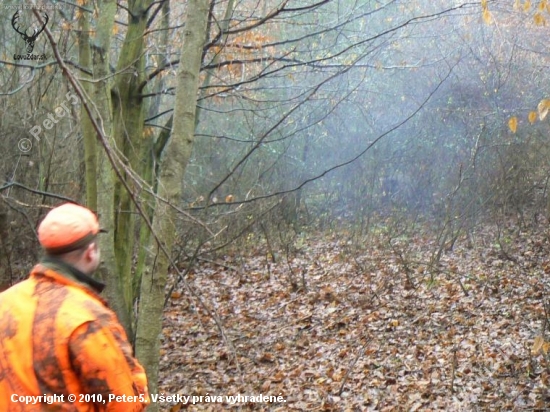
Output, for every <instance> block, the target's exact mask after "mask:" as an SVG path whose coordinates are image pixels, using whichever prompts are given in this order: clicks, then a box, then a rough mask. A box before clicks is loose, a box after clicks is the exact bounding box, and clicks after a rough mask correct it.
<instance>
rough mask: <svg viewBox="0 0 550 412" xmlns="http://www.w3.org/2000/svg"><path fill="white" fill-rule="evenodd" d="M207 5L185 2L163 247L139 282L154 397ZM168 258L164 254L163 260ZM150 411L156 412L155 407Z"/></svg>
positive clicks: (159, 218) (159, 219)
mask: <svg viewBox="0 0 550 412" xmlns="http://www.w3.org/2000/svg"><path fill="white" fill-rule="evenodd" d="M208 6H209V3H208V1H207V0H189V2H188V6H187V7H188V8H187V19H186V25H185V29H184V30H185V33H184V42H183V46H182V51H181V60H180V67H179V72H178V79H177V85H176V87H177V90H176V106H175V108H174V120H173V128H172V137H171V139H170V141H169V142H168V146H167V148H166V150H165V151H164V152H165V155H164V159H163V162H162V165H161V174H160V181H159V186H158V187H159V197H160V198H161V199H164V200H166V202H164V201H159V200H157V202H156V203H157V207H156V208H155V220H154V223H153V230H154V233H155V234H156V236H157V240H158V241H159V242H161V244H162V250H159V249H160V248H159V245H155V246H153V247H151V248H150V249H151V250H155V251H158V252H157V256H153V255H152V254H150V255H149V259H148V262H149V263H148V264H147V265H146V270H145V271H144V273H143V278H142V282H141V300H140V308H139V317H138V322H137V335H136V354H137V356H138V358H139V359H140V361H141V362H142V364H143V365H144V367H145V368H146V370H147V375H148V378H149V388H150V391H151V393H156V392H157V387H158V365H159V346H160V334H161V331H162V315H163V309H164V308H163V304H164V288H165V286H166V279H167V271H168V268H169V266H170V256H169V254H170V252H171V249H172V246H173V244H174V240H175V236H176V233H175V227H176V220H177V213H176V211H175V210H174V208H172V207H171V205H172V204H173V205H177V204H179V203H180V202H181V196H182V191H183V177H184V174H185V169H186V167H187V164H188V162H189V158H190V156H191V151H192V148H193V142H194V133H195V117H196V104H197V93H198V86H199V72H200V65H201V59H202V51H203V46H204V42H205V39H206V26H207V20H208V10H209V9H208ZM167 254H168V255H167ZM150 410H151V411H156V410H158V406H157V405H156V404H153V405H151V407H150Z"/></svg>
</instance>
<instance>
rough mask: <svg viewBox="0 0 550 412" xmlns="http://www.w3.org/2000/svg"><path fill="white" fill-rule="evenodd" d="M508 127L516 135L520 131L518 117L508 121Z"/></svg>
mask: <svg viewBox="0 0 550 412" xmlns="http://www.w3.org/2000/svg"><path fill="white" fill-rule="evenodd" d="M508 127H509V128H510V130H511V131H512V133H515V132H516V130H518V118H517V117H516V116H514V117H512V118H511V119H510V120H508Z"/></svg>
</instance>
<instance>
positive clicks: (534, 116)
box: [528, 111, 537, 124]
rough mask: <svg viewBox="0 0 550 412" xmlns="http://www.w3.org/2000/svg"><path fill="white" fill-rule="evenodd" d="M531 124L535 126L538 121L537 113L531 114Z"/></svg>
mask: <svg viewBox="0 0 550 412" xmlns="http://www.w3.org/2000/svg"><path fill="white" fill-rule="evenodd" d="M528 118H529V123H531V124H533V123H535V122H536V121H537V112H535V111H532V112H529V116H528Z"/></svg>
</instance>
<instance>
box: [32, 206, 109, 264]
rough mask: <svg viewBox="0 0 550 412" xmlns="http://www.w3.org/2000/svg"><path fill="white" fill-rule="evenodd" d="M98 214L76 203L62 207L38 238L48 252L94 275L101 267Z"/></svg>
mask: <svg viewBox="0 0 550 412" xmlns="http://www.w3.org/2000/svg"><path fill="white" fill-rule="evenodd" d="M99 232H101V229H100V228H99V222H98V220H97V216H96V215H95V214H94V213H93V212H92V211H91V210H89V209H87V208H85V207H83V206H79V205H76V204H74V203H65V204H63V205H61V206H58V207H56V208H54V209H52V210H50V212H49V213H48V214H47V215H46V217H45V218H44V220H42V222H41V223H40V225H39V226H38V241H39V242H40V245H42V248H43V249H44V251H45V252H46V254H47V255H50V256H56V257H59V258H60V259H62V260H64V261H66V262H67V263H69V264H72V265H73V266H75V267H76V268H77V269H79V270H81V271H82V272H84V273H87V274H90V273H92V272H94V271H95V270H96V269H97V267H98V266H99V262H100V253H99V248H98V247H97V241H96V238H97V235H98V233H99Z"/></svg>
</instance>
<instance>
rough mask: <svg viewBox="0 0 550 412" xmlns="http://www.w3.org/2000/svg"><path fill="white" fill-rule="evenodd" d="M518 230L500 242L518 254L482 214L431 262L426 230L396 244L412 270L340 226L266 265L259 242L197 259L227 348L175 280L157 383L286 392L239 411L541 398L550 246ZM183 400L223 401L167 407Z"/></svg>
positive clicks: (517, 402) (496, 404)
mask: <svg viewBox="0 0 550 412" xmlns="http://www.w3.org/2000/svg"><path fill="white" fill-rule="evenodd" d="M514 233H516V237H515V238H513V239H512V240H511V243H510V250H507V253H508V254H511V255H513V256H514V257H515V258H516V261H515V262H514V261H511V260H508V259H506V258H505V257H503V256H502V255H501V254H500V252H499V250H498V247H496V246H494V244H495V243H494V241H492V239H494V232H492V231H491V228H489V227H488V228H485V230H484V231H483V232H482V231H480V232H478V233H476V235H477V241H476V245H475V247H474V248H467V247H463V248H462V247H461V245H460V244H459V243H460V242H457V244H456V245H455V248H454V249H453V251H452V252H449V253H447V254H446V255H443V256H442V258H441V261H440V265H439V267H438V270H437V272H436V273H430V270H432V271H433V269H430V267H429V265H428V264H427V262H429V257H430V256H431V253H432V248H433V244H432V243H430V242H429V237H428V236H426V235H425V234H424V233H423V234H420V233H418V238H415V239H409V240H410V241H408V242H405V243H404V244H406V245H408V249H407V254H406V256H409V257H410V260H411V262H409V263H408V264H409V266H408V269H410V270H409V271H408V272H407V273H405V270H404V262H402V261H400V259H402V256H401V257H399V258H398V257H396V255H395V253H394V252H393V251H392V250H388V248H387V243H385V242H383V241H380V242H376V241H374V240H373V241H371V242H370V243H369V246H368V247H365V248H364V249H360V248H357V249H353V250H352V249H350V247H349V243H348V241H346V240H345V238H342V239H341V240H339V239H338V238H337V237H336V238H332V237H327V238H323V237H311V238H309V239H306V240H304V247H302V248H301V252H300V253H299V254H296V255H295V256H288V262H286V261H285V262H272V263H270V267H269V271H270V273H269V275H267V276H266V271H267V270H268V269H267V268H266V267H265V264H266V260H265V251H264V252H262V253H259V252H254V253H253V254H251V255H250V256H238V257H235V258H234V261H231V258H230V257H227V258H226V260H224V261H225V262H226V263H227V264H226V265H225V267H221V266H216V263H215V262H213V261H212V262H204V263H202V264H201V266H199V267H196V268H195V270H194V271H193V273H192V274H190V276H189V279H188V281H189V283H190V284H191V285H192V287H193V288H195V290H197V291H200V294H201V296H202V298H203V299H204V301H205V302H206V304H208V305H209V306H210V307H211V308H212V309H215V310H216V312H217V313H218V315H219V316H220V319H221V321H222V324H223V330H224V334H225V335H226V339H227V340H228V341H229V342H231V345H232V347H227V346H226V345H225V344H224V341H223V340H222V339H221V337H220V334H219V330H218V329H217V327H216V324H215V323H214V322H213V321H212V319H210V318H209V316H208V315H207V313H205V312H204V310H202V309H201V307H200V306H199V305H196V303H194V302H193V301H192V300H190V299H189V296H187V295H186V293H185V292H184V291H175V292H174V293H175V294H173V295H172V296H171V298H172V299H171V300H170V301H169V304H168V306H167V308H166V312H165V320H164V328H163V338H162V351H161V354H162V360H161V385H160V388H161V390H162V391H164V392H166V393H182V394H186V395H198V394H207V393H208V394H210V395H216V396H218V395H221V396H225V395H236V394H238V393H255V394H258V393H261V394H264V395H279V394H282V396H284V397H285V399H286V400H287V402H286V403H281V404H277V403H273V404H269V403H263V404H262V403H255V404H250V405H248V404H247V405H239V407H240V410H265V411H268V410H269V411H333V410H334V411H348V410H349V411H358V410H361V411H395V410H407V411H415V410H422V411H429V410H445V411H464V410H514V409H515V410H518V409H527V408H531V409H532V408H539V407H541V406H540V405H544V403H545V402H546V400H547V398H546V395H545V393H546V392H547V389H548V387H549V372H548V371H549V370H550V363H549V360H548V359H547V357H546V355H547V353H548V350H550V344H549V343H547V342H546V341H545V339H544V337H543V336H542V334H541V325H542V322H543V319H544V316H545V311H544V309H543V299H544V298H545V292H544V291H545V290H546V288H547V287H548V282H547V280H546V276H545V275H546V274H547V273H548V271H549V269H548V268H549V267H550V263H548V259H547V256H548V252H549V251H550V245H549V244H548V239H547V237H546V235H545V232H544V230H540V231H535V230H533V231H532V232H530V233H519V232H518V231H515V232H514ZM282 260H283V259H282ZM228 262H231V263H228ZM415 262H416V263H415ZM289 266H290V268H289ZM231 268H238V272H239V273H236V271H235V270H232V269H231ZM291 268H293V269H294V270H295V271H296V272H297V273H298V272H299V271H298V268H299V269H300V270H301V268H307V271H306V273H305V278H306V280H307V290H304V289H300V290H297V291H296V290H294V291H293V289H292V287H291V285H290V284H289V278H288V276H287V272H286V271H288V270H290V269H291ZM409 277H411V278H412V281H413V282H412V284H413V285H414V287H411V284H410V283H409V280H410V279H409ZM464 291H467V292H468V294H467V295H466V294H465V293H464ZM176 292H177V293H176ZM180 293H181V295H180ZM178 407H180V408H181V409H186V410H197V411H198V410H201V411H202V410H213V411H222V410H228V409H230V407H229V406H228V405H223V404H200V403H199V404H196V405H183V406H182V405H166V409H165V410H179V409H177V408H178ZM233 407H236V406H234V405H233ZM170 408H176V409H170Z"/></svg>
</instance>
